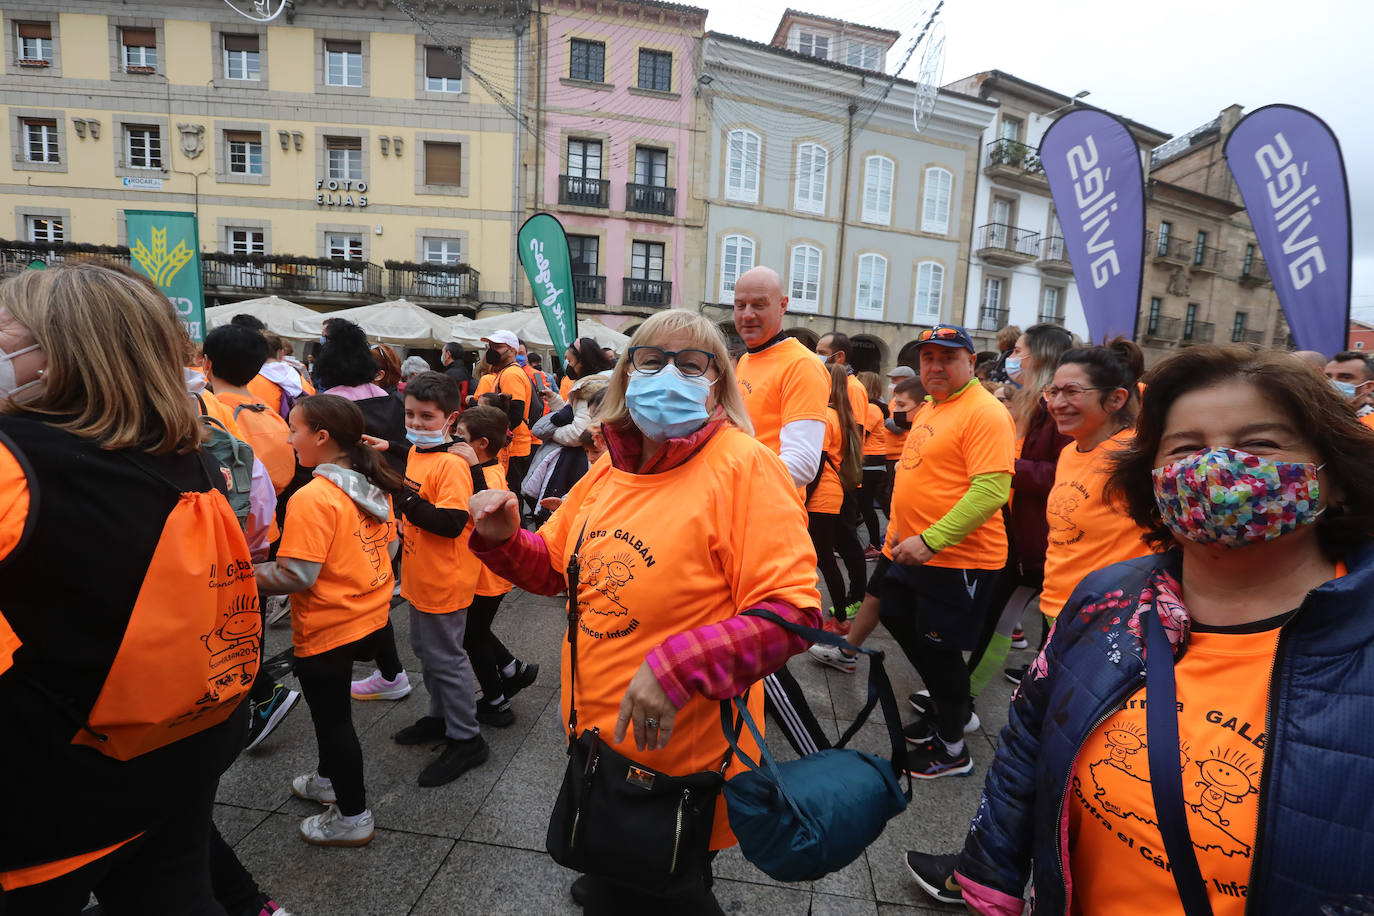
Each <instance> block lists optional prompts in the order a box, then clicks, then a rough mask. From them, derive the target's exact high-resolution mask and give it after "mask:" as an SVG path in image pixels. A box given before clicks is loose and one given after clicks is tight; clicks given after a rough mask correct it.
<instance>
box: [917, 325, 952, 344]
mask: <svg viewBox="0 0 1374 916" xmlns="http://www.w3.org/2000/svg"><path fill="white" fill-rule="evenodd" d="M960 336H961V335H960V333H959V329H958V328H951V327H947V326H945V325H936V326H935V327H933V328H927V329H926V330H924V331H922V332H921V333H920V334H918V335H917V337H916V340H917V342H918V343H924V342H925V341H927V340H957V339H958V338H959V337H960Z"/></svg>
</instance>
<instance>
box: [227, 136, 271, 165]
mask: <svg viewBox="0 0 1374 916" xmlns="http://www.w3.org/2000/svg"><path fill="white" fill-rule="evenodd" d="M224 139H225V142H227V143H228V145H229V172H230V174H233V175H261V174H262V134H260V133H256V132H252V133H250V132H248V131H233V130H231V131H227V132H226V133H225V135H224Z"/></svg>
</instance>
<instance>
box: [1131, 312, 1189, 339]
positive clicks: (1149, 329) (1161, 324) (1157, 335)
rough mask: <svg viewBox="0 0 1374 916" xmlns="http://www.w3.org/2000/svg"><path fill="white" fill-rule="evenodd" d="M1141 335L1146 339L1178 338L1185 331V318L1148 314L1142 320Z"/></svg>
mask: <svg viewBox="0 0 1374 916" xmlns="http://www.w3.org/2000/svg"><path fill="white" fill-rule="evenodd" d="M1141 324H1142V326H1143V327H1142V330H1141V335H1140V336H1141V337H1143V338H1145V339H1146V340H1178V339H1179V335H1180V334H1181V333H1182V331H1183V319H1182V318H1173V317H1170V316H1168V315H1156V316H1155V317H1154V318H1151V317H1150V316H1149V315H1146V316H1145V318H1144V320H1143V321H1142V322H1141Z"/></svg>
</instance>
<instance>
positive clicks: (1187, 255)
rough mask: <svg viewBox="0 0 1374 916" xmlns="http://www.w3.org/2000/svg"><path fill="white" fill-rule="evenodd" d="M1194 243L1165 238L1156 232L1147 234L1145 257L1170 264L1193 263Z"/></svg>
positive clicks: (1186, 240)
mask: <svg viewBox="0 0 1374 916" xmlns="http://www.w3.org/2000/svg"><path fill="white" fill-rule="evenodd" d="M1195 244H1196V243H1194V242H1191V241H1189V240H1188V239H1182V238H1176V237H1174V236H1171V235H1166V236H1163V237H1160V236H1158V235H1157V234H1155V233H1154V232H1147V233H1145V256H1146V257H1149V258H1153V259H1154V260H1155V261H1156V262H1164V263H1168V264H1191V263H1193V248H1194V247H1195Z"/></svg>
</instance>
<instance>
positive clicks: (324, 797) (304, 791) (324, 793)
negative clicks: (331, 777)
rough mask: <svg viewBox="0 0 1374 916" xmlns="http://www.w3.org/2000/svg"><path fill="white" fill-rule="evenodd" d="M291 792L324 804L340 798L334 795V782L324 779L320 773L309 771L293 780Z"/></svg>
mask: <svg viewBox="0 0 1374 916" xmlns="http://www.w3.org/2000/svg"><path fill="white" fill-rule="evenodd" d="M291 794H292V795H294V796H296V797H297V798H303V799H305V800H306V801H316V802H319V803H320V804H322V805H332V804H334V803H335V802H337V801H338V800H339V799H338V798H337V797H336V796H335V795H334V785H333V783H327V782H325V781H324V780H322V779H321V778H320V774H319V773H309V774H307V775H305V776H297V777H296V778H295V779H293V780H291Z"/></svg>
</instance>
